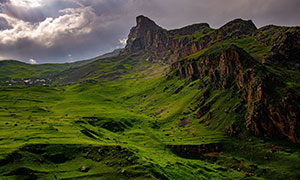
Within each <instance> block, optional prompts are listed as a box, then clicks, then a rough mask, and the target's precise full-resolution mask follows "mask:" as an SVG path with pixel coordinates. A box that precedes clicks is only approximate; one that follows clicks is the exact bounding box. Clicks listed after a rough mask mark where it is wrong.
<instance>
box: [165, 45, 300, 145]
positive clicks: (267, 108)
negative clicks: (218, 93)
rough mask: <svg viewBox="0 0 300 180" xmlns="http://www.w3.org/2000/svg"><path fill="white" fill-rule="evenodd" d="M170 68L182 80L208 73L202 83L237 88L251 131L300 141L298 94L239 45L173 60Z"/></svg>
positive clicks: (203, 84)
mask: <svg viewBox="0 0 300 180" xmlns="http://www.w3.org/2000/svg"><path fill="white" fill-rule="evenodd" d="M171 71H175V73H176V74H177V75H178V76H179V77H180V78H181V79H183V80H186V79H188V80H196V79H200V80H201V79H204V78H205V77H208V78H207V81H205V82H203V81H200V85H199V86H200V87H211V88H213V89H232V90H233V89H235V90H236V91H237V92H239V96H240V97H241V99H242V100H243V101H244V102H245V103H246V104H247V108H246V112H247V113H246V115H245V121H246V128H247V129H248V130H249V131H251V132H252V133H254V134H255V135H259V136H267V137H282V138H288V139H290V140H291V141H292V142H295V143H300V131H299V129H300V119H299V117H300V114H299V110H300V109H299V105H298V101H299V96H298V95H297V94H295V93H294V92H293V91H292V90H290V89H289V88H287V87H286V86H285V85H284V82H282V81H280V80H278V79H277V77H276V75H275V74H272V73H271V72H269V71H268V70H267V69H266V68H265V67H264V66H263V65H262V64H260V63H259V62H257V61H256V60H255V59H254V58H252V57H251V56H250V55H249V54H247V52H245V51H244V50H242V49H240V48H238V47H237V46H235V45H231V46H227V47H226V48H224V49H223V50H220V51H219V52H216V53H212V54H209V55H206V54H204V55H202V56H200V57H198V58H196V59H183V60H181V61H178V62H176V63H174V64H173V65H172V67H171ZM275 88H278V89H280V90H276V89H275ZM281 90H282V91H281ZM277 91H279V92H277ZM201 109H203V108H200V111H201ZM208 111H209V109H208V110H207V111H206V112H208ZM202 114H203V113H202ZM200 117H201V115H200Z"/></svg>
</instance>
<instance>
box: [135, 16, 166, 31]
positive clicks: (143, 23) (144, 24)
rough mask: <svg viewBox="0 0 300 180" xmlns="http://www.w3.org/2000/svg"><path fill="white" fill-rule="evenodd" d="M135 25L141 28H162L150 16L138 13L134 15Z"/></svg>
mask: <svg viewBox="0 0 300 180" xmlns="http://www.w3.org/2000/svg"><path fill="white" fill-rule="evenodd" d="M136 24H137V25H136V27H137V28H141V29H162V28H161V27H160V26H158V25H157V24H156V23H155V22H154V21H153V20H151V19H150V18H148V17H146V16H143V15H140V16H137V17H136Z"/></svg>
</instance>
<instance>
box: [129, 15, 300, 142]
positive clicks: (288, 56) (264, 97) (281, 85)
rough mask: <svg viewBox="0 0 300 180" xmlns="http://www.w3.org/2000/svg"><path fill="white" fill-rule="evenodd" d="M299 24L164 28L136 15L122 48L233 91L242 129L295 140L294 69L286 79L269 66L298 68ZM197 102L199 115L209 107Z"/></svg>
mask: <svg viewBox="0 0 300 180" xmlns="http://www.w3.org/2000/svg"><path fill="white" fill-rule="evenodd" d="M299 29H300V28H299V27H291V28H288V27H278V26H273V25H270V26H266V27H262V28H260V29H257V28H256V26H255V25H254V24H253V22H252V21H250V20H249V21H245V20H242V19H235V20H233V21H231V22H229V23H227V24H225V25H224V26H222V27H220V28H219V29H212V28H210V26H209V25H208V24H207V23H201V24H195V25H191V26H187V27H184V28H181V29H176V30H166V29H163V28H161V27H160V26H158V25H157V24H155V22H153V21H152V20H150V19H149V18H147V17H144V16H139V17H137V25H136V26H135V27H133V28H132V29H131V31H130V34H129V37H128V41H127V46H126V48H125V51H124V53H143V54H146V55H148V56H149V58H148V60H150V61H152V62H158V63H162V64H170V66H171V72H175V74H176V75H177V76H178V77H180V79H182V80H187V81H194V80H197V79H199V80H200V84H199V88H200V89H202V88H203V89H204V88H211V89H216V90H217V89H220V90H231V91H232V92H237V93H236V94H232V96H236V97H239V98H240V99H241V100H242V101H243V102H244V104H246V108H245V109H244V112H246V113H245V116H244V121H245V126H246V127H245V129H247V130H249V131H250V132H252V133H253V134H255V135H259V136H266V137H280V138H286V139H289V140H291V141H292V142H295V143H300V130H299V129H300V119H299V118H300V114H299V110H300V107H299V103H298V101H299V96H300V95H299V89H300V87H299V79H297V78H295V77H294V76H297V75H298V74H293V76H289V77H290V78H291V81H288V80H287V79H288V78H287V73H282V70H275V69H277V67H281V68H288V69H294V70H299V69H300V68H299V67H300V60H299V57H300V54H299V52H300V30H299ZM263 63H264V64H263ZM266 64H267V65H266ZM275 66H276V67H275ZM274 68H275V69H274ZM280 71H281V72H280ZM295 73H296V72H295ZM203 79H205V81H203ZM199 106H200V108H199V110H198V113H197V117H198V118H201V116H203V115H205V114H206V113H208V112H209V111H210V106H205V107H201V106H202V105H201V104H199ZM237 113H239V112H237Z"/></svg>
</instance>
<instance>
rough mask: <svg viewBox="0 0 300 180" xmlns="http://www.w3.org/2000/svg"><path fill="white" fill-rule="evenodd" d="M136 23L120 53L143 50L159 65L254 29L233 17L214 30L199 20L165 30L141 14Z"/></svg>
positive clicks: (241, 35)
mask: <svg viewBox="0 0 300 180" xmlns="http://www.w3.org/2000/svg"><path fill="white" fill-rule="evenodd" d="M136 22H137V25H136V26H135V27H133V28H132V29H131V31H130V34H129V36H128V41H127V45H126V48H125V51H124V52H125V53H137V52H141V51H143V52H147V53H148V54H149V56H150V59H151V60H152V61H153V62H159V63H162V64H169V63H172V62H175V61H176V60H178V59H180V58H183V57H185V56H188V55H190V54H193V53H195V52H197V51H199V50H201V49H204V48H206V47H208V46H210V45H213V44H215V43H218V42H221V41H224V40H227V39H237V38H240V37H243V36H245V35H249V34H251V33H253V32H254V31H255V30H256V27H255V25H254V24H253V22H252V21H244V20H242V19H236V20H233V21H231V22H229V23H227V24H225V25H224V26H222V27H221V28H220V29H217V30H215V29H212V28H210V26H209V25H208V24H207V23H201V24H194V25H190V26H187V27H184V28H181V29H175V30H169V31H168V30H165V29H163V28H161V27H160V26H158V25H157V24H155V22H154V21H152V20H150V19H149V18H147V17H145V16H138V17H137V18H136Z"/></svg>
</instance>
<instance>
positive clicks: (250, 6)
mask: <svg viewBox="0 0 300 180" xmlns="http://www.w3.org/2000/svg"><path fill="white" fill-rule="evenodd" d="M299 7H300V1H297V0H264V1H261V0H226V1H224V0H186V1H180V0H164V1H159V0H100V1H98V0H97V1H96V0H94V1H93V0H60V1H58V0H49V1H42V0H26V1H18V0H0V59H17V60H22V61H24V62H30V61H31V63H32V60H33V59H34V60H36V61H37V63H45V62H67V61H74V60H80V59H88V58H91V57H95V56H98V55H100V54H103V53H105V52H108V51H112V50H113V49H115V48H119V47H123V46H124V39H125V38H126V37H127V35H128V33H129V30H130V28H131V27H132V26H134V25H135V17H136V16H137V15H140V14H144V15H146V16H149V17H150V18H152V19H154V20H155V21H156V22H157V23H158V24H159V25H161V26H162V27H164V28H167V29H172V28H179V27H182V26H185V25H189V24H193V23H198V22H207V23H209V24H210V25H211V26H212V27H215V28H217V27H220V26H221V25H223V24H225V23H226V22H228V21H230V20H232V19H235V18H243V19H252V20H253V21H254V23H255V24H256V25H257V26H258V27H261V26H264V25H268V24H276V25H286V26H296V25H299V24H300V11H299Z"/></svg>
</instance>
